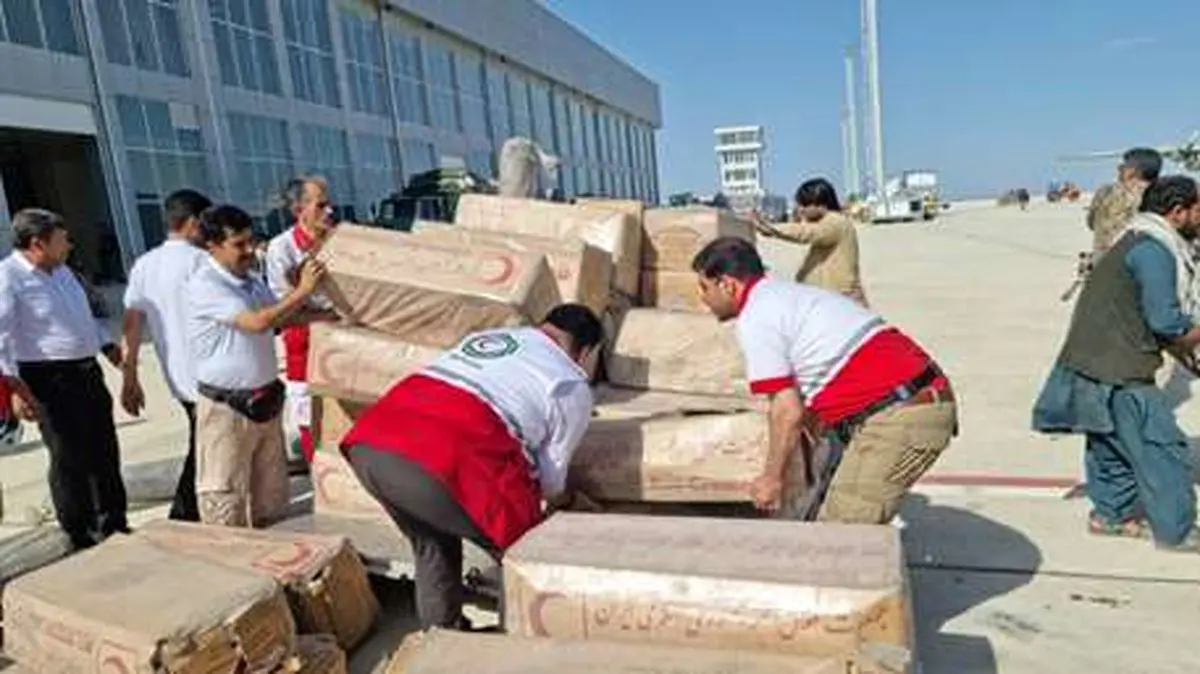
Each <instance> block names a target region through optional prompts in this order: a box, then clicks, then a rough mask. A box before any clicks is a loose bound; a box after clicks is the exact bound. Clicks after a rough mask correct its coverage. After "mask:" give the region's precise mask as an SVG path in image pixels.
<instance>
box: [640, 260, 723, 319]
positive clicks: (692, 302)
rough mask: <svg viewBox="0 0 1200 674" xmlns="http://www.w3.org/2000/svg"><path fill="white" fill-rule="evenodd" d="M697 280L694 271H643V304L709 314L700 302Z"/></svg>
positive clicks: (641, 296)
mask: <svg viewBox="0 0 1200 674" xmlns="http://www.w3.org/2000/svg"><path fill="white" fill-rule="evenodd" d="M697 278H698V277H697V276H696V273H695V272H693V271H666V270H663V269H643V270H642V276H641V279H642V290H641V295H640V298H641V303H642V305H643V306H647V307H654V308H657V309H669V310H671V311H688V312H691V313H697V314H707V313H708V307H706V306H704V303H703V302H701V301H700V290H699V283H698V281H697Z"/></svg>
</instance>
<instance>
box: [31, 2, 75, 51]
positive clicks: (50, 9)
mask: <svg viewBox="0 0 1200 674" xmlns="http://www.w3.org/2000/svg"><path fill="white" fill-rule="evenodd" d="M41 6H42V24H43V25H44V26H45V28H46V47H47V48H49V49H50V50H52V51H58V52H63V53H66V54H79V53H81V52H80V49H79V36H78V35H77V34H76V32H75V25H76V24H75V10H74V4H73V3H72V0H42V1H41Z"/></svg>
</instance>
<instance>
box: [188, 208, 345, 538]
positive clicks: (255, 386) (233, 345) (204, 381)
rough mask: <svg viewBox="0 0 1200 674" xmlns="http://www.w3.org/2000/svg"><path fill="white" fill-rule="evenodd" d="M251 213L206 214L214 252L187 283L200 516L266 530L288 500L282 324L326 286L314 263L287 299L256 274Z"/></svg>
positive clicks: (209, 244)
mask: <svg viewBox="0 0 1200 674" xmlns="http://www.w3.org/2000/svg"><path fill="white" fill-rule="evenodd" d="M251 224H252V223H251V220H250V217H249V216H248V215H247V214H246V213H245V212H243V211H241V210H240V209H238V208H236V207H233V206H219V207H216V208H212V209H209V210H207V211H205V213H204V215H203V217H202V218H201V231H202V235H203V237H204V240H205V244H206V246H207V248H208V250H209V254H210V256H211V258H210V260H209V261H208V263H207V264H204V265H202V266H201V267H200V269H198V270H197V271H196V273H195V274H193V275H192V277H191V279H190V280H189V282H188V323H187V325H188V341H189V344H190V345H191V354H192V357H193V359H194V361H195V365H194V368H195V369H194V371H195V376H196V390H197V392H198V393H199V397H198V401H197V405H196V421H197V431H196V455H197V474H196V492H197V500H198V502H199V509H200V520H201V521H202V522H205V523H207V524H223V525H227V526H248V525H254V526H260V525H263V524H266V523H268V522H270V521H271V520H273V519H275V518H277V517H278V516H279V515H280V514H281V513H282V510H283V509H284V508H285V507H286V506H287V503H288V481H287V456H286V453H285V451H284V446H283V428H282V426H281V424H280V412H281V410H282V407H283V386H282V383H281V382H279V380H278V379H277V374H278V361H277V360H276V356H275V338H274V329H275V328H277V327H280V326H282V325H284V324H285V323H286V322H287V320H288V319H289V316H291V315H292V314H294V313H295V312H296V311H297V310H298V309H299V308H300V307H301V306H302V305H303V304H304V302H305V300H306V299H307V297H308V295H310V294H311V293H312V292H313V290H314V289H315V287H316V284H317V283H318V282H319V280H320V277H321V273H322V271H323V270H322V269H321V268H320V267H319V265H316V264H315V263H314V264H312V265H307V266H306V268H305V269H304V270H302V272H301V279H300V281H299V283H298V285H297V289H296V290H294V291H292V293H290V294H289V295H288V296H287V297H285V298H283V299H282V300H281V301H276V298H275V297H274V295H273V294H272V293H271V291H270V290H269V289H268V288H267V287H266V285H265V284H264V283H263V282H262V281H261V280H260V279H259V278H258V277H256V276H255V275H254V274H253V273H252V268H253V265H254V248H253V242H252V240H251Z"/></svg>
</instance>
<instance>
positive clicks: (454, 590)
mask: <svg viewBox="0 0 1200 674" xmlns="http://www.w3.org/2000/svg"><path fill="white" fill-rule="evenodd" d="M349 458H350V464H351V465H352V466H353V467H354V472H355V473H356V474H357V475H358V479H359V480H360V481H361V482H362V484H363V486H364V487H366V489H367V491H368V492H370V494H371V495H372V496H374V497H375V499H376V500H378V501H379V502H380V503H381V504H383V506H384V508H386V509H387V511H388V514H390V515H391V516H392V519H393V520H395V522H396V525H397V526H398V527H400V531H402V532H404V535H405V537H406V538H408V540H409V542H410V543H411V544H412V548H413V562H414V564H415V567H416V569H415V573H414V576H415V577H414V578H413V581H414V583H415V584H416V595H417V596H416V599H417V602H416V603H417V617H418V618H419V619H420V622H421V628H422V629H429V628H431V627H442V628H448V629H458V628H460V627H461V626H463V625H464V624H465V619H464V618H463V614H462V607H463V582H462V574H463V548H462V541H463V539H464V538H466V539H469V540H470V541H472V542H473V543H475V544H476V545H478V546H479V547H481V548H483V549H484V550H485V551H487V552H488V554H490V555H491V556H492V558H493V559H496V560H499V559H500V552H499V550H497V549H496V546H495V545H494V544H493V543H492V542H491V541H490V540H488V538H487V537H486V536H484V535H483V532H481V531H480V530H479V528H478V527H476V526H475V523H474V522H472V521H471V518H470V517H469V516H468V515H467V513H466V511H464V510H463V508H462V506H460V505H459V504H458V501H456V500H455V499H454V496H453V495H451V494H450V492H449V491H447V490H446V488H445V487H444V486H442V483H441V482H439V481H438V480H437V479H436V478H434V477H433V476H431V475H430V474H429V473H427V472H425V469H424V468H422V467H421V466H420V465H418V464H416V463H414V462H412V461H409V460H408V459H406V458H404V457H403V456H400V455H398V454H394V453H391V452H383V451H379V450H375V449H372V448H370V447H367V446H365V445H356V446H354V447H351V448H350V451H349Z"/></svg>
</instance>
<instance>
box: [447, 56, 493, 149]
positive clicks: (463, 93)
mask: <svg viewBox="0 0 1200 674" xmlns="http://www.w3.org/2000/svg"><path fill="white" fill-rule="evenodd" d="M454 78H455V82H456V84H457V88H458V102H459V109H460V111H461V113H462V131H463V133H465V134H467V135H468V136H471V137H474V138H479V139H483V138H487V137H488V121H487V102H486V95H487V94H486V93H485V92H486V84H485V83H484V76H483V60H482V59H480V58H479V57H477V56H473V55H471V54H463V53H455V55H454Z"/></svg>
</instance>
